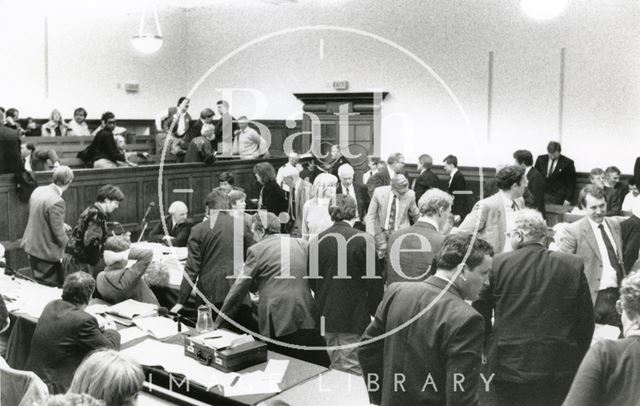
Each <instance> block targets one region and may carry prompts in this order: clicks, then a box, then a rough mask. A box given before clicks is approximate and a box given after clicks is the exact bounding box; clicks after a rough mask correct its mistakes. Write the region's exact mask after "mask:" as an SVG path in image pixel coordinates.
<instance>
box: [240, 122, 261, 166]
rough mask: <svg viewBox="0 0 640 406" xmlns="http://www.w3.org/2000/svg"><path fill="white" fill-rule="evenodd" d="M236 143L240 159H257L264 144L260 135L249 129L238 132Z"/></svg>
mask: <svg viewBox="0 0 640 406" xmlns="http://www.w3.org/2000/svg"><path fill="white" fill-rule="evenodd" d="M237 142H238V154H239V155H240V158H241V159H253V158H257V157H258V156H260V154H261V151H260V147H261V146H262V145H264V143H265V141H264V140H263V139H262V137H261V136H260V134H258V132H257V131H256V130H254V129H253V128H251V127H247V128H245V129H244V130H240V132H239V133H238V139H237Z"/></svg>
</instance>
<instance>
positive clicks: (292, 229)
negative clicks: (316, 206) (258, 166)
mask: <svg viewBox="0 0 640 406" xmlns="http://www.w3.org/2000/svg"><path fill="white" fill-rule="evenodd" d="M280 174H281V175H282V184H283V185H285V186H287V189H288V190H289V191H288V192H285V196H286V198H287V202H288V210H287V214H289V221H288V222H287V223H286V224H284V225H283V231H284V232H286V233H288V234H291V236H292V237H301V236H302V209H303V207H304V204H305V203H306V202H307V200H309V199H310V198H311V183H309V182H307V181H306V180H303V179H302V178H300V172H298V170H297V169H295V168H293V167H283V168H282V171H281V173H280Z"/></svg>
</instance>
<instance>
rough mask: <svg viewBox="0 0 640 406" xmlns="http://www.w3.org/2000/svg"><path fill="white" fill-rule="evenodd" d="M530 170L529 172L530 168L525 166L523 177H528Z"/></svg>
mask: <svg viewBox="0 0 640 406" xmlns="http://www.w3.org/2000/svg"><path fill="white" fill-rule="evenodd" d="M530 170H531V167H530V166H525V167H524V176H527V175H529V171H530Z"/></svg>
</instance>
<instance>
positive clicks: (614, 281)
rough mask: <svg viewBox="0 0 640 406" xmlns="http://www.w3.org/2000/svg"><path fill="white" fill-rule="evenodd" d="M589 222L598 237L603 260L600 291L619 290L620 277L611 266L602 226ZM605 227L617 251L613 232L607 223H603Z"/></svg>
mask: <svg viewBox="0 0 640 406" xmlns="http://www.w3.org/2000/svg"><path fill="white" fill-rule="evenodd" d="M587 220H589V224H590V225H591V229H592V230H593V234H595V236H596V241H597V242H598V251H599V252H600V259H601V260H602V276H601V277H600V288H599V290H603V289H607V288H617V287H618V275H617V273H616V270H615V268H614V267H613V266H612V265H611V261H609V253H608V252H607V246H606V245H605V244H604V240H603V239H602V233H601V232H600V228H598V227H599V226H600V224H598V223H596V222H595V221H593V220H591V219H590V218H589V217H587ZM602 225H603V226H604V231H605V233H607V237H609V241H611V245H613V249H614V250H615V249H616V243H615V240H614V239H613V235H612V234H611V230H610V229H609V226H608V225H607V223H606V222H605V221H603V222H602Z"/></svg>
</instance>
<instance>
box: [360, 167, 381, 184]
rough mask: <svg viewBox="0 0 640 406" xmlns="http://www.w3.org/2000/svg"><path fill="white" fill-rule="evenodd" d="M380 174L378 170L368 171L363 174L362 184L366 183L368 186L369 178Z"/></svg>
mask: <svg viewBox="0 0 640 406" xmlns="http://www.w3.org/2000/svg"><path fill="white" fill-rule="evenodd" d="M376 172H378V171H377V170H375V171H374V170H371V169H370V170H368V171H366V172H365V173H363V174H362V183H364V184H365V185H366V184H367V182H368V181H369V178H370V177H371V176H372V175H373V174H374V173H376Z"/></svg>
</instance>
